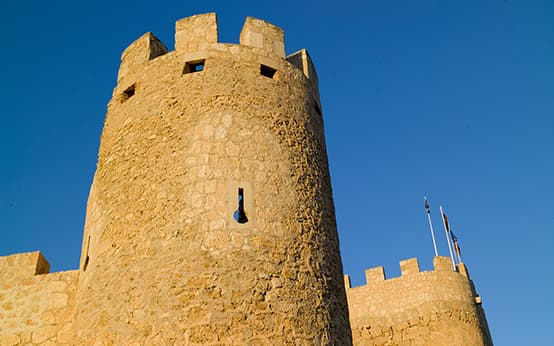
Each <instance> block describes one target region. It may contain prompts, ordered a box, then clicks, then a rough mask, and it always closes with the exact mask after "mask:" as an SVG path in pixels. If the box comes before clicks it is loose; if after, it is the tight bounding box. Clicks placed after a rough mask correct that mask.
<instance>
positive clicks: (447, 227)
mask: <svg viewBox="0 0 554 346" xmlns="http://www.w3.org/2000/svg"><path fill="white" fill-rule="evenodd" d="M441 214H442V220H443V221H444V228H446V231H447V232H451V231H450V225H449V224H448V218H447V217H446V214H445V213H444V211H442V210H441Z"/></svg>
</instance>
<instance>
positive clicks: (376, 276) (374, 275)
mask: <svg viewBox="0 0 554 346" xmlns="http://www.w3.org/2000/svg"><path fill="white" fill-rule="evenodd" d="M385 279H386V276H385V268H384V267H383V266H379V267H375V268H370V269H367V270H366V271H365V282H366V283H367V284H372V283H375V282H380V281H384V280H385Z"/></svg>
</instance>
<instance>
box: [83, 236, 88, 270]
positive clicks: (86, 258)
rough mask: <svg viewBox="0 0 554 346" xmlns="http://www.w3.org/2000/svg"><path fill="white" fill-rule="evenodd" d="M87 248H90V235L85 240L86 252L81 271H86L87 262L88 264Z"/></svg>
mask: <svg viewBox="0 0 554 346" xmlns="http://www.w3.org/2000/svg"><path fill="white" fill-rule="evenodd" d="M89 247H90V235H89V236H88V239H87V252H86V257H85V263H84V264H83V271H86V270H87V267H88V262H89V256H88V249H89Z"/></svg>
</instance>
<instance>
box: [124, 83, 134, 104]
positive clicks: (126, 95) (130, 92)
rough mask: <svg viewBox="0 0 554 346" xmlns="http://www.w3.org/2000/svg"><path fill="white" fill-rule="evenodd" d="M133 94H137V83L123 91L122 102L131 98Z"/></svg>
mask: <svg viewBox="0 0 554 346" xmlns="http://www.w3.org/2000/svg"><path fill="white" fill-rule="evenodd" d="M133 95H135V85H134V84H133V85H131V86H130V87H128V88H127V89H125V91H123V93H122V94H121V103H123V102H125V101H127V100H128V99H130V98H131V97H132V96H133Z"/></svg>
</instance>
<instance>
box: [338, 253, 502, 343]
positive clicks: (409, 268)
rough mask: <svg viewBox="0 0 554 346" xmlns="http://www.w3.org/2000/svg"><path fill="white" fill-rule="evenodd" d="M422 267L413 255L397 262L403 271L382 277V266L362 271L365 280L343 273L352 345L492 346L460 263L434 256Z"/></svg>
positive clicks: (469, 282) (465, 272) (469, 283)
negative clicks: (355, 281)
mask: <svg viewBox="0 0 554 346" xmlns="http://www.w3.org/2000/svg"><path fill="white" fill-rule="evenodd" d="M434 265H435V270H433V271H425V272H420V270H419V265H418V262H417V259H415V258H413V259H409V260H406V261H402V262H401V263H400V267H401V271H402V276H401V277H397V278H392V279H385V275H384V270H383V267H377V268H372V269H369V270H367V271H366V282H367V284H366V285H363V286H359V287H353V288H352V287H350V278H349V277H348V276H345V284H346V294H347V299H348V308H349V311H350V323H351V326H352V340H353V344H354V345H453V346H455V345H460V346H471V345H476V346H477V345H492V342H491V341H490V336H489V335H488V329H487V327H486V321H485V320H484V315H483V314H482V310H481V308H480V306H478V303H479V304H480V297H478V296H477V295H476V293H475V291H474V289H473V285H472V283H471V281H470V279H469V277H468V275H467V270H466V268H465V266H464V265H463V264H460V265H458V270H457V271H456V272H454V271H453V270H452V264H451V262H450V259H449V258H448V257H435V258H434Z"/></svg>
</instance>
